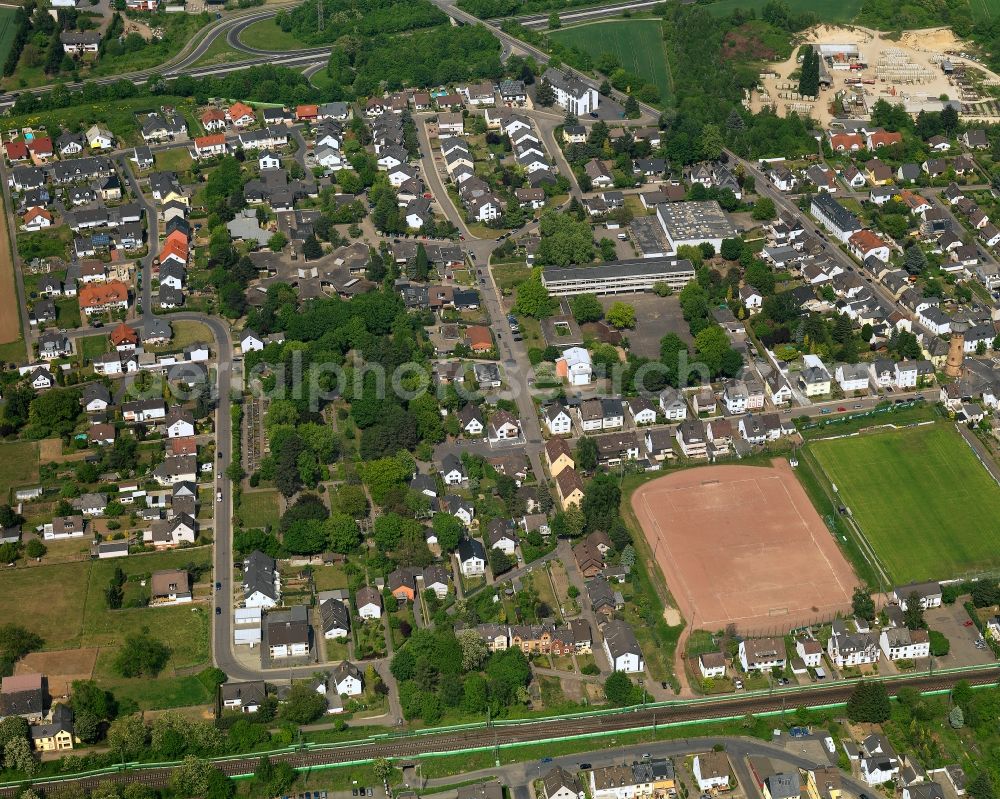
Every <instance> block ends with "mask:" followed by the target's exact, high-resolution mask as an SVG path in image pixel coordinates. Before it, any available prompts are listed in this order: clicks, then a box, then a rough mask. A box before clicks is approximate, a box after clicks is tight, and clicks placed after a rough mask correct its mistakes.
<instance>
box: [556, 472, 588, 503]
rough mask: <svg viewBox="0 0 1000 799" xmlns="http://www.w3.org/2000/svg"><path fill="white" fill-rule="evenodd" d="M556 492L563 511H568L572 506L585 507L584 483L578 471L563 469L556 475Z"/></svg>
mask: <svg viewBox="0 0 1000 799" xmlns="http://www.w3.org/2000/svg"><path fill="white" fill-rule="evenodd" d="M556 490H557V491H558V492H559V502H560V504H561V505H562V509H563V510H568V509H569V507H570V505H576V506H577V507H580V506H581V505H583V481H582V480H581V479H580V475H579V474H577V473H576V469H563V470H562V471H561V472H559V474H558V475H556Z"/></svg>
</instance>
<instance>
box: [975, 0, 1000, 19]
mask: <svg viewBox="0 0 1000 799" xmlns="http://www.w3.org/2000/svg"><path fill="white" fill-rule="evenodd" d="M969 8H971V9H972V17H973V19H975V21H976V22H992V21H993V20H995V19H996V18H997V17H1000V0H969Z"/></svg>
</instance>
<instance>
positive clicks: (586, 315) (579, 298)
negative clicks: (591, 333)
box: [569, 294, 604, 325]
mask: <svg viewBox="0 0 1000 799" xmlns="http://www.w3.org/2000/svg"><path fill="white" fill-rule="evenodd" d="M569 307H570V310H571V311H572V312H573V318H574V319H575V320H576V321H577V322H578V323H580V324H581V325H582V324H586V323H587V322H597V321H600V320H601V319H603V318H604V307H603V306H602V305H601V301H600V300H599V299H597V295H595V294H577V295H576V296H575V297H571V298H570V301H569Z"/></svg>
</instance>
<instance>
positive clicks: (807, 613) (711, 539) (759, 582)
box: [632, 461, 857, 634]
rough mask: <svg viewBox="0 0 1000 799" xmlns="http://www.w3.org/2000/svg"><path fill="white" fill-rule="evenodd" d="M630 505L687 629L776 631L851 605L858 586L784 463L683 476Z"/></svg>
mask: <svg viewBox="0 0 1000 799" xmlns="http://www.w3.org/2000/svg"><path fill="white" fill-rule="evenodd" d="M632 508H633V510H634V511H635V514H636V517H637V518H638V519H639V524H640V526H641V527H642V530H643V533H644V534H645V536H646V539H647V541H648V542H649V546H650V547H651V548H652V549H653V550H654V551H655V552H656V561H657V563H658V564H659V566H660V568H661V569H662V571H663V574H664V576H665V577H666V579H667V583H668V584H669V586H670V591H671V593H672V594H673V596H674V597H675V598H676V599H677V602H678V604H679V605H680V609H681V612H682V613H683V614H684V616H685V618H686V619H687V621H688V624H689V626H690V627H691V628H692V629H695V628H698V629H704V630H721V629H723V628H725V627H726V626H727V625H729V624H734V625H736V628H737V630H738V631H739V632H741V633H744V634H746V633H759V634H764V633H771V634H776V633H783V632H785V631H787V630H789V629H790V628H792V627H796V626H799V625H803V624H807V623H812V622H815V621H817V620H821V619H830V618H832V617H833V616H834V615H835V614H836V613H837V612H839V611H846V610H848V609H849V608H850V604H851V593H852V591H853V589H854V586H855V585H857V579H856V577H855V576H854V574H853V572H852V571H851V567H850V566H849V565H848V563H847V561H846V560H845V559H844V557H843V555H841V553H840V550H839V549H838V548H837V544H836V542H835V541H834V540H833V537H832V536H831V535H830V533H829V531H827V529H826V527H825V526H824V525H823V522H822V520H821V519H820V517H819V515H818V514H817V513H816V511H815V509H814V508H813V506H812V504H811V503H810V502H809V498H808V497H807V496H806V493H805V491H804V490H803V489H802V487H801V486H800V485H799V483H798V481H797V480H796V479H795V476H794V475H793V474H792V471H791V469H790V467H789V466H788V464H787V462H786V461H775V465H774V468H767V467H759V466H707V467H704V468H697V469H686V470H684V471H682V472H679V473H677V474H672V475H668V476H665V477H662V478H659V479H657V480H653V481H652V482H650V483H647V484H646V485H644V486H642V487H640V488H639V489H638V490H637V491H636V492H635V493H634V494H633V496H632Z"/></svg>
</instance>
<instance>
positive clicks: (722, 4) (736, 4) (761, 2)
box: [708, 0, 996, 24]
mask: <svg viewBox="0 0 1000 799" xmlns="http://www.w3.org/2000/svg"><path fill="white" fill-rule="evenodd" d="M995 1H996V0H972V2H973V3H976V2H985V3H987V4H989V3H992V2H995ZM767 2H768V0H716V2H714V3H710V4H709V6H708V10H709V11H711V12H712V13H713V14H715V15H716V16H719V17H724V16H728V15H729V14H730V13H732V12H733V11H734V10H735V9H737V8H741V9H744V10H750V9H753V10H754V11H756V12H757V15H758V16H760V12H761V10H762V9H763V8H764V6H765V5H767ZM861 3H862V0H845V1H844V2H842V3H829V2H825V0H788V2H787V3H786V4H785V5H787V6H788V10H789V11H790V12H791V13H793V14H801V13H803V12H812V13H813V14H815V15H816V17H817V18H818V19H819V21H820V22H830V23H835V24H839V23H845V22H850V21H851V20H853V19H854V18H855V17H856V16H857V15H858V12H859V11H861Z"/></svg>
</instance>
